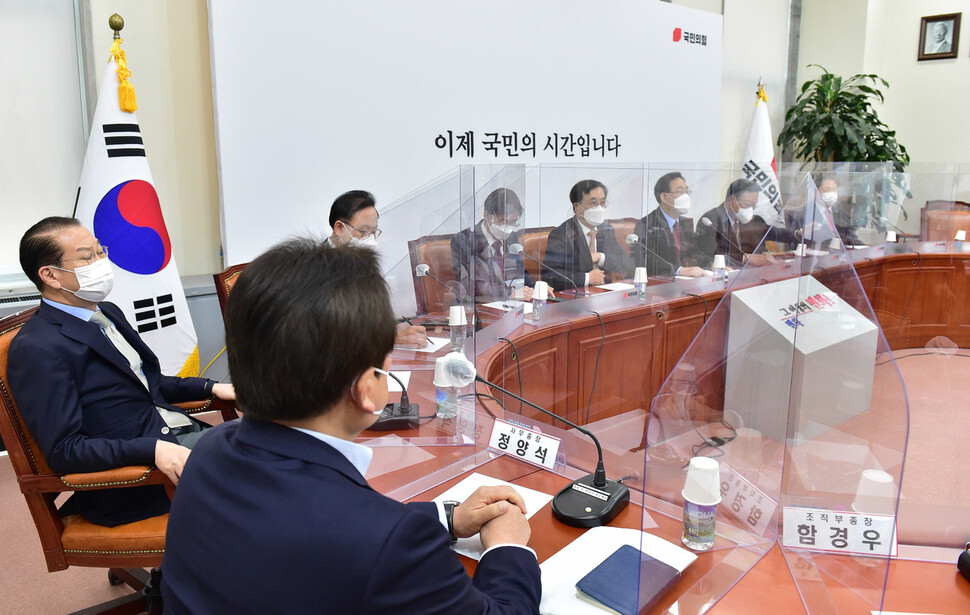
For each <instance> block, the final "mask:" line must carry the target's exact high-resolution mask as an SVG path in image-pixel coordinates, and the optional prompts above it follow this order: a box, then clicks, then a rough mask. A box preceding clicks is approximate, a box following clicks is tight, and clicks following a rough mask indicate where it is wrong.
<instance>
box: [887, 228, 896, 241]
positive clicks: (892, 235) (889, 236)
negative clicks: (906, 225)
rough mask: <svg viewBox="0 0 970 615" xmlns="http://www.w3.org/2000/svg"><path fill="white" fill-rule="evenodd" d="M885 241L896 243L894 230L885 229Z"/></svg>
mask: <svg viewBox="0 0 970 615" xmlns="http://www.w3.org/2000/svg"><path fill="white" fill-rule="evenodd" d="M886 243H896V231H886Z"/></svg>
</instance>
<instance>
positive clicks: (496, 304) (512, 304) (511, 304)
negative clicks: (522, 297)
mask: <svg viewBox="0 0 970 615" xmlns="http://www.w3.org/2000/svg"><path fill="white" fill-rule="evenodd" d="M520 305H521V306H523V308H524V309H525V314H531V313H532V302H531V301H516V300H515V299H507V300H506V301H493V302H491V303H483V304H482V307H487V308H493V309H496V310H504V311H506V312H508V311H510V310H514V309H515V308H517V307H519V306H520Z"/></svg>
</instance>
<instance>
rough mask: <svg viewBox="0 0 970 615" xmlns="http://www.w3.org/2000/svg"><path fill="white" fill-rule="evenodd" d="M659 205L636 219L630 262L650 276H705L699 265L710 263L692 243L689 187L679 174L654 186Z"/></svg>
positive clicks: (669, 176) (671, 174)
mask: <svg viewBox="0 0 970 615" xmlns="http://www.w3.org/2000/svg"><path fill="white" fill-rule="evenodd" d="M653 195H654V197H656V199H657V203H658V204H659V205H660V206H659V207H658V208H657V209H655V210H653V211H651V212H650V213H649V214H647V215H646V216H644V217H643V218H641V219H640V221H639V222H637V225H636V226H635V227H634V228H633V234H634V235H636V236H637V237H638V238H639V241H638V242H637V243H635V244H633V250H632V252H633V262H634V264H635V265H636V266H638V267H646V268H647V274H649V275H663V276H675V275H679V276H685V277H690V278H698V277H700V276H702V275H704V270H703V269H702V266H704V265H706V264H707V263H709V262H710V259H709V258H707V256H706V255H705V254H704V253H702V252H701V251H699V250H698V249H697V247H696V246H695V243H694V221H693V220H691V219H690V218H688V217H687V213H688V212H690V188H688V187H687V181H686V180H685V179H684V176H683V175H681V174H680V173H677V172H673V173H667V174H666V175H664V176H662V177H661V178H660V179H659V180H657V183H656V184H655V185H654V187H653Z"/></svg>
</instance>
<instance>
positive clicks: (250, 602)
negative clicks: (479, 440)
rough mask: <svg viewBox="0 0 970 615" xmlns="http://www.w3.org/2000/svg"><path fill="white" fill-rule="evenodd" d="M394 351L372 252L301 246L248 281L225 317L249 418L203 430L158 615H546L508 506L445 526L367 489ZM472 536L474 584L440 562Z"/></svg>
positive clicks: (459, 510) (479, 500)
mask: <svg viewBox="0 0 970 615" xmlns="http://www.w3.org/2000/svg"><path fill="white" fill-rule="evenodd" d="M335 332H337V333H335ZM393 343H394V314H393V313H392V312H391V306H390V301H389V298H388V291H387V286H386V284H385V283H384V280H383V278H382V277H381V271H380V267H379V265H378V261H377V257H376V255H375V254H374V252H373V251H371V250H365V249H359V248H339V249H336V250H334V249H327V248H325V247H323V245H322V244H321V243H318V242H316V241H314V240H310V239H304V240H300V239H296V240H290V241H288V242H285V243H283V244H280V245H278V246H276V247H274V248H271V249H270V250H269V251H267V252H266V253H265V254H263V255H262V256H260V257H259V258H257V259H256V260H254V261H253V262H252V263H251V264H250V265H249V266H248V267H247V268H246V270H245V271H243V273H242V274H241V275H240V276H239V279H238V281H237V282H236V285H235V287H234V288H233V291H232V298H231V299H230V300H229V304H228V306H227V308H226V346H227V349H228V354H229V369H230V372H231V373H232V376H233V379H234V381H235V383H236V390H237V395H238V400H239V402H238V403H239V405H240V407H241V408H242V409H243V419H242V420H241V421H239V422H238V423H226V424H223V425H219V426H217V427H215V428H213V429H211V430H210V431H209V433H208V435H206V437H205V438H203V439H202V440H201V441H200V442H199V444H198V446H197V447H196V448H195V450H193V452H192V456H191V457H190V458H189V462H188V464H187V465H186V468H185V474H183V475H182V481H181V483H180V484H179V488H178V491H177V492H176V494H175V499H174V501H173V503H172V513H171V515H170V517H169V524H168V533H167V540H166V545H165V557H164V559H163V561H162V573H163V576H162V594H163V597H164V601H165V611H166V613H174V614H178V613H199V614H205V613H270V612H273V613H354V614H358V613H377V612H380V613H538V609H539V595H540V578H539V566H538V564H537V562H536V557H535V554H534V553H533V552H532V550H531V549H529V548H528V547H526V546H525V545H526V543H527V542H528V540H529V535H530V530H529V524H528V521H526V519H525V517H524V515H523V512H524V503H523V501H522V498H521V497H520V496H519V495H518V494H517V493H516V492H515V491H514V490H512V489H509V488H507V487H493V488H481V489H479V490H478V491H476V493H475V494H473V495H472V497H471V498H469V499H468V500H466V501H464V502H462V503H460V504H455V503H445V504H444V505H443V506H442V507H441V508H440V509H439V508H438V507H437V506H436V505H435V504H431V503H415V504H408V505H405V504H402V503H400V502H397V501H394V500H392V499H390V498H388V497H386V496H384V495H381V494H380V493H378V492H376V491H374V490H373V489H372V488H371V487H370V486H369V485H368V484H367V481H366V480H365V479H364V475H365V474H366V472H367V468H368V465H369V463H370V460H371V455H372V451H371V449H369V448H368V447H366V446H363V445H361V444H357V443H355V442H354V441H353V440H354V438H355V437H356V436H357V435H358V434H360V432H361V431H363V430H364V429H366V428H367V427H369V426H370V425H372V424H373V423H374V421H376V420H377V416H376V414H379V413H380V412H381V410H382V409H383V408H384V405H385V403H386V402H387V398H388V394H387V371H386V370H388V369H389V368H390V356H389V353H390V352H391V348H392V346H393ZM449 530H450V532H449ZM479 531H480V532H481V538H482V543H483V545H484V546H485V548H486V551H485V553H484V555H483V556H482V558H481V561H480V562H479V564H478V567H477V569H476V572H475V577H474V579H471V578H469V576H468V574H467V573H466V572H465V569H464V567H463V566H462V564H461V562H460V560H459V558H458V555H456V554H455V553H454V552H453V551H452V550H451V549H450V548H449V545H450V543H451V542H452V540H454V539H455V537H467V536H472V535H474V534H475V533H476V532H479Z"/></svg>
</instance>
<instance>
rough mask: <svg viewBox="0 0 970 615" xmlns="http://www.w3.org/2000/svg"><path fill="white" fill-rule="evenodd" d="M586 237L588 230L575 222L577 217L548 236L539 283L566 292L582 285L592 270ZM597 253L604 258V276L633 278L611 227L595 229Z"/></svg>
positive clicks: (602, 225) (629, 265) (624, 252)
mask: <svg viewBox="0 0 970 615" xmlns="http://www.w3.org/2000/svg"><path fill="white" fill-rule="evenodd" d="M586 233H587V228H586V227H585V226H583V225H581V224H580V223H579V221H578V220H576V216H572V217H571V218H569V219H568V220H566V221H565V222H563V223H562V224H560V225H559V226H557V227H556V228H554V229H552V231H550V232H549V241H548V242H547V243H546V256H545V260H544V261H543V262H544V263H545V265H546V266H545V267H543V269H542V279H544V280H546V281H548V282H549V285H550V286H552V287H553V289H555V290H567V289H571V288H582V287H583V286H584V285H585V283H586V274H587V273H589V272H590V271H592V270H593V257H592V256H590V254H589V241H588V240H587V236H586ZM596 251H597V252H602V253H603V254H605V255H606V262H605V263H604V264H603V267H602V269H603V271H605V272H606V273H618V274H620V275H621V276H623V277H630V276H631V275H632V274H633V268H632V267H631V263H630V257H629V255H627V253H626V250H624V249H623V248H622V247H621V246H620V244H619V243H617V241H616V233H614V232H613V227H612V226H610V225H609V224H607V223H605V222H604V223H603V224H601V225H599V226H597V227H596ZM563 276H565V277H563ZM567 278H568V280H567Z"/></svg>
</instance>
